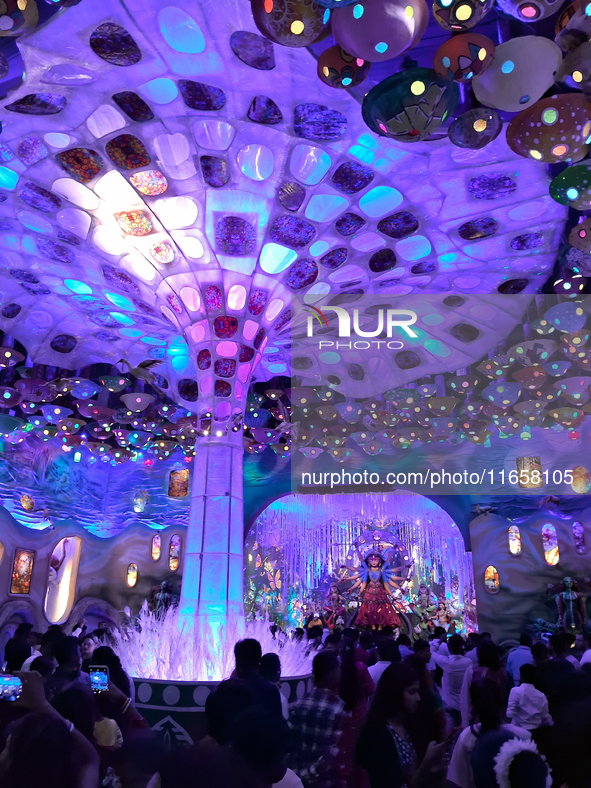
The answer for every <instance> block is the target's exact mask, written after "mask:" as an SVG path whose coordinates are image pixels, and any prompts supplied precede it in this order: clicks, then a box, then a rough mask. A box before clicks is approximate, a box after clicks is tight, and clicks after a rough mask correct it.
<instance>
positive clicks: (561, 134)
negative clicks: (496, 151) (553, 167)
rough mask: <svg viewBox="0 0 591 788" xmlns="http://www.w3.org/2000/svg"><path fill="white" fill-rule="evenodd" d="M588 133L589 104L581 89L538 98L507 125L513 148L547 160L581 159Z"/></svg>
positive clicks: (537, 158)
mask: <svg viewBox="0 0 591 788" xmlns="http://www.w3.org/2000/svg"><path fill="white" fill-rule="evenodd" d="M590 135H591V104H590V103H589V102H588V101H587V99H586V98H585V97H584V96H582V95H581V94H580V93H563V94H562V95H560V96H551V97H550V98H545V99H541V100H540V101H538V102H536V104H534V106H533V107H531V108H530V109H527V110H525V111H524V112H520V113H519V115H516V116H515V117H514V118H511V120H510V122H509V125H508V126H507V144H508V145H509V147H510V148H511V150H512V151H514V152H515V153H517V154H518V155H519V156H525V157H526V158H530V159H534V161H543V162H545V163H547V164H555V163H556V162H559V161H580V160H581V159H583V158H584V157H585V155H586V153H587V141H588V139H589V136H590ZM571 194H574V192H571Z"/></svg>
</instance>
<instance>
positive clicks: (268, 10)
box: [263, 0, 273, 14]
mask: <svg viewBox="0 0 591 788" xmlns="http://www.w3.org/2000/svg"><path fill="white" fill-rule="evenodd" d="M263 7H264V9H265V11H266V13H267V14H270V13H271V11H272V10H273V0H265V4H264V6H263Z"/></svg>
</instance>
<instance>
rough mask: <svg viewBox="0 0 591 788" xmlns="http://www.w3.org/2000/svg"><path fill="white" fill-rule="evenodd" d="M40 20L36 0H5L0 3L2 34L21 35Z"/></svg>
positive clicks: (0, 31) (0, 29) (0, 33)
mask: <svg viewBox="0 0 591 788" xmlns="http://www.w3.org/2000/svg"><path fill="white" fill-rule="evenodd" d="M38 21H39V9H38V8H37V3H36V2H35V0H4V2H3V3H2V4H1V5H0V36H10V37H12V36H20V35H22V34H23V33H27V32H29V31H30V30H32V29H33V28H34V27H35V25H36V24H37V22H38Z"/></svg>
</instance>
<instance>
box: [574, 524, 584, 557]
mask: <svg viewBox="0 0 591 788" xmlns="http://www.w3.org/2000/svg"><path fill="white" fill-rule="evenodd" d="M573 539H574V541H575V550H576V551H577V553H578V554H579V555H584V554H585V553H586V552H587V545H586V544H585V529H584V528H583V523H580V522H579V521H578V520H576V521H575V522H574V523H573Z"/></svg>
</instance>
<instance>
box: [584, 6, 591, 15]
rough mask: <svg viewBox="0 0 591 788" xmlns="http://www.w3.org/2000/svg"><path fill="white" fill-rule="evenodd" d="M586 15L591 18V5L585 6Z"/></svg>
mask: <svg viewBox="0 0 591 788" xmlns="http://www.w3.org/2000/svg"><path fill="white" fill-rule="evenodd" d="M585 14H586V16H591V3H589V5H586V6H585Z"/></svg>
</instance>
